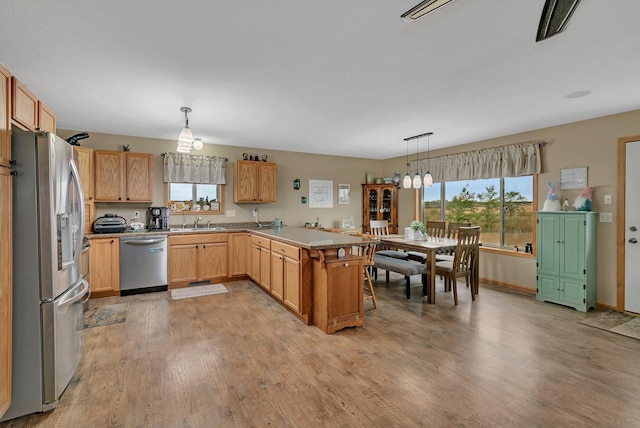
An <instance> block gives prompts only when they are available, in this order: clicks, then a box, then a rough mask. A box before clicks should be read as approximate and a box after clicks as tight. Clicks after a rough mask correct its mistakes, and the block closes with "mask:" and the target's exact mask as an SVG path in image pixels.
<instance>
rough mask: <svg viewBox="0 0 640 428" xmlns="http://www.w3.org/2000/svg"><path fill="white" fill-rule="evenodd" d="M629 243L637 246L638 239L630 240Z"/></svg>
mask: <svg viewBox="0 0 640 428" xmlns="http://www.w3.org/2000/svg"><path fill="white" fill-rule="evenodd" d="M629 243H630V244H637V243H638V240H637V239H636V238H629Z"/></svg>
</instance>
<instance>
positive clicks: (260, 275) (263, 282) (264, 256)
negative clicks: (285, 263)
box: [249, 235, 271, 292]
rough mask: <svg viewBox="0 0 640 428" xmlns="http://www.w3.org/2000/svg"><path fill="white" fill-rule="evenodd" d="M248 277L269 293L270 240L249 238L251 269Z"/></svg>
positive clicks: (254, 236) (255, 237)
mask: <svg viewBox="0 0 640 428" xmlns="http://www.w3.org/2000/svg"><path fill="white" fill-rule="evenodd" d="M249 276H250V277H251V279H252V280H253V281H254V282H255V283H256V284H258V285H260V287H262V288H264V289H265V290H266V291H268V292H271V240H270V239H267V238H263V237H261V236H256V235H252V236H251V269H250V270H249Z"/></svg>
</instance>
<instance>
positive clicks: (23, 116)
mask: <svg viewBox="0 0 640 428" xmlns="http://www.w3.org/2000/svg"><path fill="white" fill-rule="evenodd" d="M11 117H12V118H13V120H15V121H16V122H17V123H18V124H20V125H22V126H23V127H24V128H25V129H28V130H31V131H35V129H36V127H37V126H38V99H37V98H36V96H35V95H33V94H32V93H31V91H30V90H28V89H27V87H26V86H25V85H23V84H22V83H21V82H20V81H19V80H18V79H16V78H15V77H12V78H11Z"/></svg>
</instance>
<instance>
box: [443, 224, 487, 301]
mask: <svg viewBox="0 0 640 428" xmlns="http://www.w3.org/2000/svg"><path fill="white" fill-rule="evenodd" d="M479 242H480V227H479V226H475V227H461V228H459V230H458V243H457V244H456V249H455V251H454V253H453V260H452V261H448V260H442V261H437V260H436V272H435V273H436V275H441V276H443V277H444V280H445V289H446V288H447V287H446V285H447V283H449V284H451V288H452V290H453V301H454V303H455V304H456V305H457V304H458V284H457V279H458V278H462V277H464V278H467V279H468V281H469V282H470V283H471V284H472V286H471V287H470V290H471V299H472V300H476V293H475V283H474V277H473V275H474V274H475V270H476V268H475V267H474V263H475V262H476V260H477V252H478V243H479Z"/></svg>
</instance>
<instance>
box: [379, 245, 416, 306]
mask: <svg viewBox="0 0 640 428" xmlns="http://www.w3.org/2000/svg"><path fill="white" fill-rule="evenodd" d="M373 263H374V266H373V267H374V272H375V278H376V279H378V275H377V269H378V268H380V269H384V270H385V271H386V281H387V282H389V272H396V273H399V274H401V275H404V279H405V283H406V288H407V299H410V298H411V285H410V284H411V275H421V276H422V295H423V296H426V295H427V267H426V266H425V264H424V263H418V262H414V261H411V260H407V259H400V258H397V257H390V256H386V255H382V254H379V252H378V253H375V254H374V255H373Z"/></svg>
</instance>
